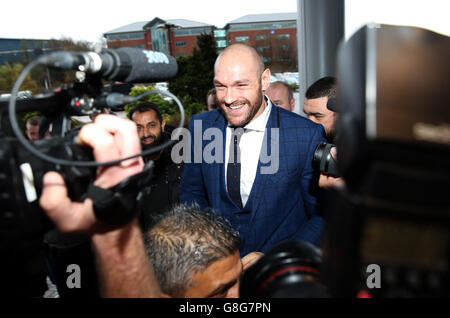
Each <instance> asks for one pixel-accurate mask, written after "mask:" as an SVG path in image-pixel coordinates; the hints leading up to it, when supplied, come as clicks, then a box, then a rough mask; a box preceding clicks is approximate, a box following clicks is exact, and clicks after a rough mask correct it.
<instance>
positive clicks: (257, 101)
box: [220, 89, 264, 127]
mask: <svg viewBox="0 0 450 318" xmlns="http://www.w3.org/2000/svg"><path fill="white" fill-rule="evenodd" d="M263 98H264V97H263V93H262V91H261V89H258V95H257V96H256V99H255V102H254V103H251V102H250V101H249V100H248V99H246V98H242V99H239V100H237V101H235V102H233V103H232V104H231V106H234V105H240V104H247V105H249V108H250V109H249V112H248V114H247V116H246V117H245V118H244V120H241V122H239V123H237V124H232V127H244V126H245V125H247V124H248V123H249V122H250V121H251V120H252V119H253V117H255V115H256V114H257V113H258V111H259V109H260V108H261V106H262V103H263ZM220 105H221V108H222V109H224V108H225V109H226V108H227V107H228V106H226V105H225V102H224V101H223V100H222V101H220ZM223 112H224V114H225V118H226V119H227V120H228V122H229V123H231V120H230V119H231V118H230V117H228V114H227V112H226V110H224V111H223Z"/></svg>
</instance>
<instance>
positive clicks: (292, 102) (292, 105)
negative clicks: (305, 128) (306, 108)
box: [291, 97, 295, 111]
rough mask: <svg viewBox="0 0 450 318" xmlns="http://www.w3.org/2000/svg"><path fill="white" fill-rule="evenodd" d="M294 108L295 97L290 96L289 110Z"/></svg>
mask: <svg viewBox="0 0 450 318" xmlns="http://www.w3.org/2000/svg"><path fill="white" fill-rule="evenodd" d="M294 110H295V98H294V97H292V98H291V111H294Z"/></svg>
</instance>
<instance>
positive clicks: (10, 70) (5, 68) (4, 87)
mask: <svg viewBox="0 0 450 318" xmlns="http://www.w3.org/2000/svg"><path fill="white" fill-rule="evenodd" d="M23 67H24V66H23V65H22V64H20V63H14V64H9V63H6V64H5V65H1V66H0V91H1V92H4V93H7V92H10V91H11V89H12V87H13V85H14V83H15V82H16V79H17V77H18V76H19V74H20V73H21V72H22V70H23ZM37 89H38V84H37V83H36V81H35V80H33V79H32V78H31V75H30V74H28V75H27V77H25V81H24V82H23V84H22V86H21V87H20V90H28V91H32V92H33V93H36V92H37Z"/></svg>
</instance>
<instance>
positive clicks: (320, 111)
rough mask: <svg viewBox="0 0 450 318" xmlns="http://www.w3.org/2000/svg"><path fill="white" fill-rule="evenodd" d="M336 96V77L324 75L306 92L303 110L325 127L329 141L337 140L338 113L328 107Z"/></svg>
mask: <svg viewBox="0 0 450 318" xmlns="http://www.w3.org/2000/svg"><path fill="white" fill-rule="evenodd" d="M334 98H336V79H335V78H334V77H332V76H326V77H322V78H321V79H319V80H317V81H316V82H314V83H313V84H312V85H311V86H310V87H309V88H308V89H307V90H306V93H305V103H304V105H303V111H304V112H305V114H306V116H307V117H308V118H309V119H311V120H312V121H313V122H315V123H318V124H321V125H322V126H323V127H324V128H325V134H326V137H327V140H328V142H331V143H333V142H335V138H336V130H335V121H336V116H337V114H336V113H335V112H334V111H331V110H330V109H328V108H327V103H328V101H329V100H330V99H334Z"/></svg>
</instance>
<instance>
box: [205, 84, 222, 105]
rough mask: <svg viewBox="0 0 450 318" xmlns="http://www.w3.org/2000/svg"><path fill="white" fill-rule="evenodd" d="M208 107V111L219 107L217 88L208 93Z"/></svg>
mask: <svg viewBox="0 0 450 318" xmlns="http://www.w3.org/2000/svg"><path fill="white" fill-rule="evenodd" d="M206 105H207V107H208V110H213V109H217V107H219V106H218V105H217V95H216V88H215V87H214V88H211V89H210V90H209V91H208V93H207V94H206Z"/></svg>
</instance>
